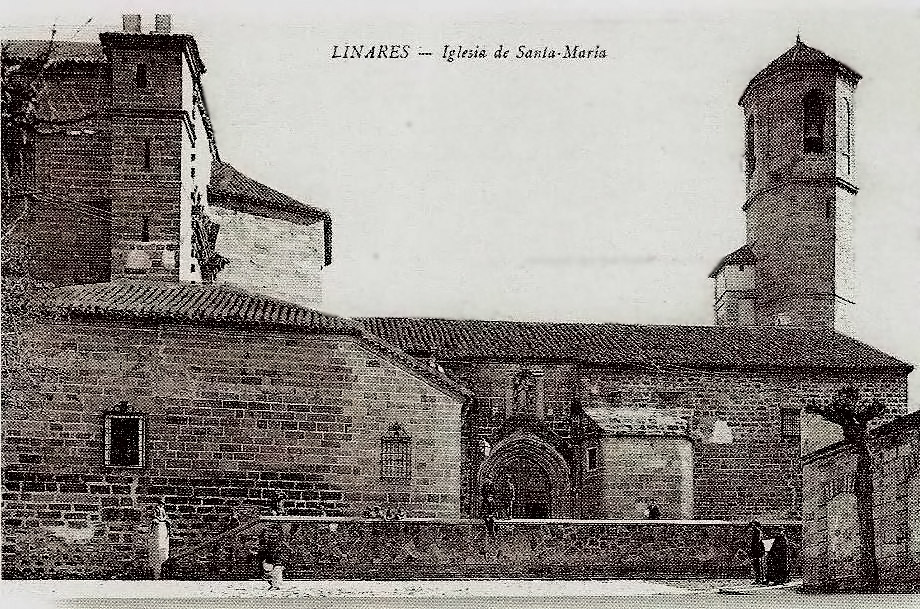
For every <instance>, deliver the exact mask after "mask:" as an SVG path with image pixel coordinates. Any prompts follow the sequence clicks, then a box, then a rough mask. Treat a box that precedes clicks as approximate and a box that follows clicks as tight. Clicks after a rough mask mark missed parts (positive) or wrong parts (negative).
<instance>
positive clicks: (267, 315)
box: [47, 280, 471, 398]
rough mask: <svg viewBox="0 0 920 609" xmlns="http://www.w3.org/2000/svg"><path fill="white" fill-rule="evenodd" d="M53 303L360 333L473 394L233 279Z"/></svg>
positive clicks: (98, 312) (65, 312) (107, 286)
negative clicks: (243, 287) (233, 283)
mask: <svg viewBox="0 0 920 609" xmlns="http://www.w3.org/2000/svg"><path fill="white" fill-rule="evenodd" d="M47 306H48V308H49V309H50V311H49V312H51V313H52V314H55V315H59V316H65V317H71V318H79V319H87V318H89V319H93V318H96V319H127V320H137V321H153V322H170V321H172V322H184V323H195V324H206V325H214V326H233V327H240V326H242V327H246V328H252V329H260V328H264V329H288V330H293V331H296V332H303V333H307V334H333V335H349V336H355V337H356V338H358V339H359V340H361V341H362V342H363V343H364V344H365V345H367V346H368V347H369V348H371V349H372V350H374V351H376V352H378V353H380V354H382V355H383V356H385V357H387V358H389V359H391V360H393V361H396V362H398V363H400V364H401V365H402V366H403V367H405V368H408V369H410V370H412V371H414V372H415V373H416V374H418V375H420V376H422V377H424V378H426V379H427V380H429V381H433V382H434V383H435V384H437V385H438V386H439V387H441V388H444V389H447V390H448V391H450V392H451V393H453V394H455V395H459V396H463V397H464V398H465V397H468V396H470V395H471V393H470V391H469V390H468V389H467V388H466V387H464V386H463V385H461V384H460V383H458V382H457V381H456V380H455V379H453V378H451V377H450V376H448V375H447V374H446V373H445V372H444V371H443V370H441V369H439V368H437V367H433V366H429V365H426V364H424V363H422V362H419V361H418V360H417V359H416V358H414V357H411V356H410V355H408V354H406V353H405V352H403V351H401V350H399V349H398V348H396V347H394V346H393V345H390V344H388V343H386V342H384V341H383V340H381V339H380V338H378V337H377V336H374V335H372V334H368V333H367V332H366V331H365V330H364V328H363V327H362V326H361V325H359V324H358V323H356V322H354V321H352V320H350V319H347V318H344V317H338V316H335V315H330V314H328V313H322V312H320V311H315V310H313V309H308V308H306V307H301V306H298V305H295V304H293V303H289V302H285V301H283V300H279V299H276V298H271V297H268V296H264V295H262V294H256V293H252V292H247V291H245V290H241V289H239V288H234V287H230V286H227V285H222V284H194V283H172V282H166V281H138V280H119V281H112V282H105V283H93V284H86V285H74V286H66V287H62V288H57V289H55V290H53V291H52V293H51V295H50V297H49V299H48V302H47Z"/></svg>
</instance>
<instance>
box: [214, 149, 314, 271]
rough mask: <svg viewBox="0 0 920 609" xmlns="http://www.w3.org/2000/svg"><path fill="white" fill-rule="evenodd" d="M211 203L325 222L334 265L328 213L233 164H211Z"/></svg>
mask: <svg viewBox="0 0 920 609" xmlns="http://www.w3.org/2000/svg"><path fill="white" fill-rule="evenodd" d="M208 200H209V201H211V202H213V203H214V204H216V205H220V206H224V207H227V208H229V209H234V210H237V211H242V212H245V213H252V214H260V213H268V214H271V212H285V213H287V214H293V215H294V216H296V217H298V218H301V219H302V220H306V221H307V222H311V223H312V222H315V221H318V220H322V221H323V223H324V231H325V241H326V265H327V266H328V265H329V264H332V219H331V217H330V216H329V212H328V211H326V210H324V209H320V208H318V207H313V206H312V205H308V204H306V203H301V202H300V201H297V200H296V199H292V198H291V197H289V196H287V195H286V194H284V193H281V192H278V191H277V190H275V189H273V188H269V187H268V186H266V185H265V184H262V183H261V182H257V181H256V180H253V179H252V178H250V177H249V176H247V175H245V174H243V173H241V172H240V171H238V170H237V169H236V168H235V167H234V166H233V165H231V164H230V163H225V162H223V161H217V160H215V161H214V162H213V163H211V182H210V184H208Z"/></svg>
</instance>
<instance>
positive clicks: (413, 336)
mask: <svg viewBox="0 0 920 609" xmlns="http://www.w3.org/2000/svg"><path fill="white" fill-rule="evenodd" d="M358 321H360V322H361V323H362V324H364V327H365V328H367V329H368V331H370V332H372V333H374V334H376V335H377V336H379V337H381V338H382V339H383V340H385V341H387V342H389V343H391V344H393V345H395V346H397V347H399V348H400V349H402V350H403V351H406V352H408V353H410V354H418V355H426V356H427V355H431V356H434V357H435V358H436V359H439V360H442V361H448V360H461V361H463V360H478V361H522V360H529V361H547V362H549V361H571V362H580V363H583V364H586V365H612V366H641V367H648V366H652V367H659V368H661V369H667V368H668V367H669V366H682V367H688V368H834V369H865V368H888V369H897V370H899V371H904V372H907V371H909V370H911V369H912V366H910V365H908V364H906V363H904V362H902V361H900V360H897V359H895V358H894V357H891V356H890V355H886V354H885V353H882V352H881V351H878V350H877V349H873V348H872V347H870V346H869V345H866V344H865V343H862V342H860V341H858V340H855V339H853V338H850V337H848V336H844V335H843V334H838V333H836V332H834V331H832V330H829V329H823V328H796V327H781V328H775V327H764V326H749V327H726V326H654V325H625V324H592V323H553V322H515V321H480V320H450V319H426V318H404V317H375V318H359V319H358Z"/></svg>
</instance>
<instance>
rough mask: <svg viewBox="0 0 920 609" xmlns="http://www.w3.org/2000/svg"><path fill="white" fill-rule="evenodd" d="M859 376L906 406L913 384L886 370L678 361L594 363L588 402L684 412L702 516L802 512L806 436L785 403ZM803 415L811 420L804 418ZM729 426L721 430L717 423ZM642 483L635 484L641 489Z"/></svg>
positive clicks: (896, 409)
mask: <svg viewBox="0 0 920 609" xmlns="http://www.w3.org/2000/svg"><path fill="white" fill-rule="evenodd" d="M848 382H856V383H857V384H859V386H860V387H861V389H862V390H863V392H864V393H865V395H866V396H867V397H868V398H870V399H873V398H874V399H879V400H881V401H883V402H884V403H885V404H887V405H888V408H889V412H892V413H903V412H906V409H907V382H906V379H905V378H904V377H903V376H899V375H897V374H893V373H892V374H885V373H871V372H870V373H865V372H864V373H854V374H849V373H836V372H820V371H808V372H805V371H803V372H796V371H777V372H770V371H706V370H694V369H689V368H679V367H672V368H669V369H663V370H660V371H658V372H654V373H643V372H637V371H630V370H614V369H593V370H592V369H588V370H585V371H583V372H582V373H581V374H580V383H581V386H580V390H581V400H582V403H584V404H598V405H600V404H603V403H608V404H614V405H617V406H622V407H627V408H635V409H641V408H659V409H664V410H667V411H670V412H673V413H674V414H675V415H677V416H680V417H682V418H685V419H686V420H687V421H688V422H689V423H690V435H691V438H692V439H693V496H694V505H693V516H694V517H695V518H716V519H734V518H761V519H771V518H774V519H776V518H781V519H787V518H788V519H798V518H799V517H800V516H801V488H802V472H801V462H800V454H801V453H800V438H799V436H798V435H797V434H794V435H784V434H783V433H782V429H781V409H782V408H793V409H802V408H803V407H804V406H805V405H806V404H807V403H808V401H809V400H812V399H815V400H829V399H830V398H831V397H832V396H833V395H834V392H835V391H836V390H837V389H838V388H839V387H840V386H842V385H843V384H844V383H848ZM803 421H804V418H803ZM717 427H720V428H722V430H723V431H724V430H725V428H726V427H727V430H728V431H729V432H730V433H729V437H726V436H725V434H715V433H714V432H715V431H716V428H717ZM640 488H641V485H640V484H639V483H638V481H637V483H636V489H637V493H638V491H639V489H640Z"/></svg>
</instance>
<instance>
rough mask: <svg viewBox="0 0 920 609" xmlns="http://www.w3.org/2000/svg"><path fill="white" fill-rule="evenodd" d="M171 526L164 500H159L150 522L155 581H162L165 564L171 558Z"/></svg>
mask: <svg viewBox="0 0 920 609" xmlns="http://www.w3.org/2000/svg"><path fill="white" fill-rule="evenodd" d="M170 526H172V523H171V522H170V521H169V517H168V516H167V515H166V505H165V503H164V501H163V499H158V500H157V505H156V507H155V508H154V509H153V519H152V520H151V522H150V567H151V568H152V569H153V579H160V572H161V570H162V568H163V563H164V562H166V559H167V558H169V527H170Z"/></svg>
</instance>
